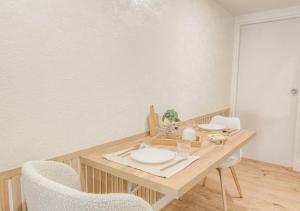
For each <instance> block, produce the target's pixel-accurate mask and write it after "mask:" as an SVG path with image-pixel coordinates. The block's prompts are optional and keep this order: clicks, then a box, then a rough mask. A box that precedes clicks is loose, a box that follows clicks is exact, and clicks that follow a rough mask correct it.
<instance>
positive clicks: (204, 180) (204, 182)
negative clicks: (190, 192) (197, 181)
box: [202, 176, 207, 187]
mask: <svg viewBox="0 0 300 211" xmlns="http://www.w3.org/2000/svg"><path fill="white" fill-rule="evenodd" d="M206 180H207V176H205V177H204V179H203V182H202V186H203V187H205V184H206Z"/></svg>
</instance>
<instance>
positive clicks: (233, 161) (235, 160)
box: [219, 156, 240, 168]
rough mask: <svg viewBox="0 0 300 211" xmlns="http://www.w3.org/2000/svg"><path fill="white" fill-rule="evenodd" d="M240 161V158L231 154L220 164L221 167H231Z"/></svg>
mask: <svg viewBox="0 0 300 211" xmlns="http://www.w3.org/2000/svg"><path fill="white" fill-rule="evenodd" d="M239 162H240V159H239V158H237V157H235V156H230V157H229V158H228V159H227V160H225V161H224V162H223V163H222V164H221V165H220V166H219V168H229V167H232V166H235V165H236V164H238V163H239Z"/></svg>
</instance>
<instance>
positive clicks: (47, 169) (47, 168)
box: [21, 161, 153, 211]
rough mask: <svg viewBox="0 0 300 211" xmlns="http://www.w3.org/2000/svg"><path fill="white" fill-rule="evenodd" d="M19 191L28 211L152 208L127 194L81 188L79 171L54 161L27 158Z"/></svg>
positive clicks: (143, 210)
mask: <svg viewBox="0 0 300 211" xmlns="http://www.w3.org/2000/svg"><path fill="white" fill-rule="evenodd" d="M21 181H22V191H23V192H24V196H25V201H26V203H27V207H28V210H30V211H54V210H55V211H83V210H93V211H115V210H120V211H152V210H153V209H152V207H151V206H150V205H149V204H148V203H147V202H146V201H144V200H143V199H141V198H139V197H136V196H134V195H129V194H117V193H116V194H92V193H84V192H81V191H80V179H79V175H78V174H77V173H76V172H75V171H74V170H73V169H72V168H71V167H69V166H68V165H65V164H63V163H59V162H54V161H30V162H27V163H25V164H24V165H23V167H22V179H21Z"/></svg>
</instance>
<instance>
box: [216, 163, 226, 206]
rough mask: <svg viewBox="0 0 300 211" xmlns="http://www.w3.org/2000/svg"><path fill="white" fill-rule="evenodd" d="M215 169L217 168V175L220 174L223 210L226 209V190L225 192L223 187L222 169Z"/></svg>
mask: <svg viewBox="0 0 300 211" xmlns="http://www.w3.org/2000/svg"><path fill="white" fill-rule="evenodd" d="M217 170H218V172H219V176H220V183H221V190H222V198H223V207H224V211H227V199H226V192H225V187H224V182H223V176H222V169H220V168H217Z"/></svg>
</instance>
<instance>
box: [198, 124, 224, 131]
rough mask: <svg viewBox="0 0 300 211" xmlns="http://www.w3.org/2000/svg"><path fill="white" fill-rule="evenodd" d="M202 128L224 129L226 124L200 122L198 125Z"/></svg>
mask: <svg viewBox="0 0 300 211" xmlns="http://www.w3.org/2000/svg"><path fill="white" fill-rule="evenodd" d="M198 127H199V128H200V129H203V130H224V129H226V127H225V126H224V125H217V124H200V125H198Z"/></svg>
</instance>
